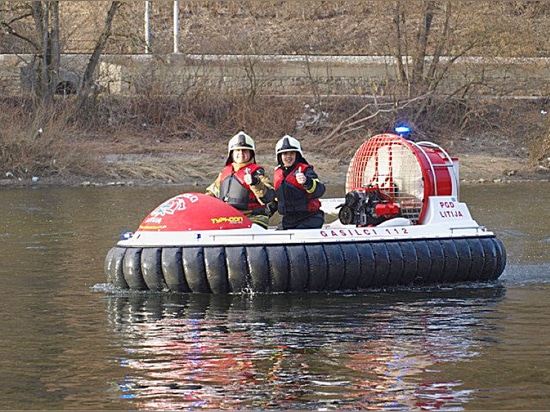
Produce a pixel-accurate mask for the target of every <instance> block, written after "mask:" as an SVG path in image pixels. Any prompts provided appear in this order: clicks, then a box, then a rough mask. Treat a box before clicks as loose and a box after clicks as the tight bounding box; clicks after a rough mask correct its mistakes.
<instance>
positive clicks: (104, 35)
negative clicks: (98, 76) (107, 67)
mask: <svg viewBox="0 0 550 412" xmlns="http://www.w3.org/2000/svg"><path fill="white" fill-rule="evenodd" d="M120 6H121V2H120V1H113V2H112V3H111V6H110V7H109V10H108V11H107V16H106V17H105V24H104V26H103V31H102V32H101V34H100V36H99V39H98V41H97V42H96V44H95V47H94V51H93V52H92V54H91V56H90V60H89V61H88V65H87V66H86V70H85V71H84V75H83V76H82V83H81V85H80V89H79V92H78V107H79V108H82V107H83V106H84V104H85V103H86V100H87V99H88V96H89V95H90V92H91V90H92V87H93V84H94V73H95V70H96V68H97V65H98V64H99V59H100V57H101V54H102V53H103V49H104V48H105V46H106V45H107V41H108V40H109V37H110V36H111V31H112V27H113V20H114V18H115V15H116V12H117V11H118V9H119V8H120Z"/></svg>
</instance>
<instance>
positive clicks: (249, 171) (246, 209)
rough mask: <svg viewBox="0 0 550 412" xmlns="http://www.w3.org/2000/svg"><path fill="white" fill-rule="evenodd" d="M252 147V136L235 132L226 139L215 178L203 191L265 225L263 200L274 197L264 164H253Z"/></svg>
mask: <svg viewBox="0 0 550 412" xmlns="http://www.w3.org/2000/svg"><path fill="white" fill-rule="evenodd" d="M255 152H256V148H255V145H254V140H253V139H252V137H250V136H249V135H247V134H246V133H244V132H239V133H237V134H236V135H235V136H233V137H232V138H231V140H229V144H228V145H227V161H226V162H225V167H224V168H223V170H222V172H221V173H220V174H219V175H218V177H217V179H216V180H215V181H214V182H213V183H212V184H211V185H210V186H208V188H207V189H206V193H207V194H209V195H210V196H215V197H217V198H219V199H221V200H223V201H224V202H226V203H228V204H230V205H231V206H233V207H234V208H236V209H239V210H240V211H241V212H243V213H244V214H245V215H246V216H248V217H249V218H250V219H251V220H252V221H253V222H254V223H256V224H258V225H260V226H262V227H263V228H267V226H268V223H269V215H268V214H267V212H266V206H265V205H266V204H267V203H269V202H272V201H273V199H274V198H275V191H274V190H273V186H272V185H271V182H270V181H269V178H268V177H267V176H266V175H265V172H264V168H263V167H261V166H259V165H258V164H256V157H255V154H256V153H255Z"/></svg>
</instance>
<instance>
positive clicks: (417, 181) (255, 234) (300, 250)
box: [105, 133, 506, 294]
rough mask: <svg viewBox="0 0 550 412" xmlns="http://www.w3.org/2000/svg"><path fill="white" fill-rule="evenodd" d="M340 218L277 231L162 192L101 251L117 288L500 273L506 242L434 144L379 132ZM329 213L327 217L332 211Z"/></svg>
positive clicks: (466, 277)
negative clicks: (132, 227)
mask: <svg viewBox="0 0 550 412" xmlns="http://www.w3.org/2000/svg"><path fill="white" fill-rule="evenodd" d="M322 205H323V206H322V208H323V210H325V212H326V213H327V215H331V214H334V215H337V216H338V218H337V219H335V220H334V221H333V222H331V223H326V224H325V225H324V226H323V227H322V228H320V229H301V230H275V228H269V229H267V230H266V229H264V228H261V227H259V226H257V225H255V224H253V223H252V221H251V220H250V219H248V218H247V217H246V216H245V215H243V214H242V213H241V212H240V211H238V210H237V209H234V208H233V207H231V206H229V205H227V204H226V203H224V202H222V201H220V200H218V199H217V198H214V197H211V196H207V195H205V194H201V193H183V194H180V195H177V196H175V197H172V198H171V199H168V200H166V201H165V202H164V203H162V204H161V205H159V206H158V207H157V208H156V209H154V210H153V211H152V212H151V213H149V215H148V216H147V217H146V218H145V219H144V220H143V221H142V222H141V224H140V225H139V228H138V229H137V230H136V232H135V233H132V234H130V235H129V236H126V238H125V239H122V240H120V241H119V242H118V243H117V244H116V246H114V247H113V248H111V249H110V251H109V252H108V253H107V256H106V259H105V272H106V275H107V278H108V282H109V283H110V284H112V285H113V286H115V287H117V288H120V289H130V290H151V291H172V292H179V293H216V294H228V293H246V292H262V293H284V292H317V291H358V290H364V289H371V288H380V287H391V286H401V285H403V286H406V285H411V286H412V285H438V284H450V283H458V282H471V281H476V282H477V281H481V282H484V281H492V280H495V279H497V278H498V277H499V276H500V275H501V274H502V272H503V271H504V267H505V265H506V251H505V248H504V245H503V244H502V242H501V241H500V240H499V239H498V238H497V237H496V236H495V234H494V233H493V232H491V231H489V230H488V229H487V228H485V227H484V226H480V225H479V224H478V223H477V222H476V221H475V220H474V219H473V218H472V216H471V214H470V211H469V209H468V207H467V205H466V204H465V203H463V202H460V201H459V162H458V159H456V158H451V157H450V156H449V154H448V153H447V152H446V151H445V150H443V149H442V148H441V147H440V146H438V145H436V144H434V143H431V142H413V141H411V140H408V139H407V138H406V137H404V136H402V135H399V134H393V133H385V134H380V135H377V136H374V137H372V138H370V139H369V140H367V141H366V142H364V143H363V144H362V145H361V146H360V147H359V148H358V149H357V151H356V152H355V155H354V156H353V158H352V160H351V162H350V165H349V168H348V172H347V176H346V187H345V197H344V198H338V199H325V200H322ZM327 220H328V219H327Z"/></svg>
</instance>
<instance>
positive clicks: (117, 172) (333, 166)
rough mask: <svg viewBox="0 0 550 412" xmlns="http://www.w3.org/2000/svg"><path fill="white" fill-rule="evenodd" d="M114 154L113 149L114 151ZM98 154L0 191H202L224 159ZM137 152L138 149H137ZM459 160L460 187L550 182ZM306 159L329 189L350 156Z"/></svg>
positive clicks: (500, 159)
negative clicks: (78, 165)
mask: <svg viewBox="0 0 550 412" xmlns="http://www.w3.org/2000/svg"><path fill="white" fill-rule="evenodd" d="M113 149H114V148H113ZM104 151H105V148H104V149H103V150H102V151H100V153H98V154H97V156H99V157H101V162H103V164H104V167H105V169H104V173H103V174H102V175H100V176H99V175H98V176H85V175H74V174H61V175H56V176H47V177H42V176H35V177H34V178H33V177H32V176H31V177H28V178H16V177H9V176H7V177H3V178H2V179H0V187H3V188H9V187H28V186H33V187H77V186H89V187H94V186H147V185H153V186H158V185H182V186H187V187H189V186H196V187H197V190H200V191H202V190H203V189H204V188H205V187H206V186H207V185H209V184H210V183H211V182H212V181H213V180H214V179H215V178H216V176H217V174H218V173H219V171H220V170H221V169H222V167H223V164H224V162H225V154H222V153H205V152H204V151H202V150H195V151H191V150H189V148H186V147H185V145H180V147H177V148H176V147H174V148H172V150H170V151H166V152H157V151H154V152H152V153H117V152H113V153H108V154H106V153H103V152H104ZM138 152H139V150H138ZM449 154H450V155H451V156H453V157H456V158H458V159H459V165H460V180H461V184H505V183H509V182H515V181H541V182H550V170H548V169H547V168H543V167H542V166H538V167H533V166H531V165H530V164H529V159H528V157H527V155H524V156H521V155H518V154H517V153H516V154H515V155H512V156H503V155H502V154H491V153H480V150H479V149H476V148H473V147H471V148H464V147H463V148H461V151H459V152H456V153H454V152H452V151H449ZM305 157H306V159H307V160H308V161H309V163H310V164H312V165H313V166H314V167H315V170H316V171H317V173H318V175H319V176H320V177H321V179H322V180H323V181H324V182H325V183H326V184H329V185H334V186H339V185H344V184H345V179H346V172H347V168H348V165H349V161H350V159H351V158H350V157H344V158H340V157H335V156H330V155H328V154H326V153H308V152H307V151H305ZM274 160H275V159H274V156H273V155H271V154H270V155H262V154H258V155H257V161H258V163H259V164H261V165H262V166H264V167H265V169H266V170H267V171H268V174H269V173H270V171H272V170H273V168H274V167H275V161H274Z"/></svg>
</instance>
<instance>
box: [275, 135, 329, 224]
mask: <svg viewBox="0 0 550 412" xmlns="http://www.w3.org/2000/svg"><path fill="white" fill-rule="evenodd" d="M275 153H276V155H277V163H278V166H277V167H276V169H275V174H274V177H273V185H274V187H275V193H276V195H277V198H276V209H277V211H278V212H279V214H280V215H281V216H282V219H281V223H280V224H279V227H278V229H313V228H320V227H322V226H323V223H324V220H325V214H324V212H323V211H322V210H321V202H320V200H319V198H320V197H321V196H323V194H324V193H325V189H326V188H325V185H324V184H323V183H322V182H321V181H320V180H319V177H318V176H317V174H316V173H315V171H314V170H313V166H311V165H310V164H309V163H308V162H307V161H306V159H304V156H303V153H302V147H301V145H300V142H299V141H298V140H296V139H295V138H294V137H292V136H288V135H286V136H284V137H283V138H282V139H280V140H279V141H278V142H277V144H276V146H275ZM269 207H270V208H271V209H275V207H274V205H273V203H272V204H270V205H269Z"/></svg>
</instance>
